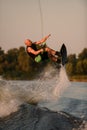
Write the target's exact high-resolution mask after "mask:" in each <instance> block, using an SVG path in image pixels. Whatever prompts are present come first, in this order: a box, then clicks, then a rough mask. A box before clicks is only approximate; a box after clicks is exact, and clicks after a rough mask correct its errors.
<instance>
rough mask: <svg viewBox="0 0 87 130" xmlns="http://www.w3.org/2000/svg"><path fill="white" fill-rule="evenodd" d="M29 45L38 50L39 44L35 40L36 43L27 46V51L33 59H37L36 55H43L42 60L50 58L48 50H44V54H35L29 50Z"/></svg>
mask: <svg viewBox="0 0 87 130" xmlns="http://www.w3.org/2000/svg"><path fill="white" fill-rule="evenodd" d="M28 47H31V48H32V49H33V50H35V51H37V50H38V49H37V45H36V44H35V42H34V43H32V45H31V46H27V48H26V51H27V53H28V55H29V56H30V57H31V58H32V59H35V57H36V56H38V55H41V57H42V60H46V59H49V57H48V53H47V52H44V53H43V54H42V53H39V54H38V55H34V54H32V53H30V52H28Z"/></svg>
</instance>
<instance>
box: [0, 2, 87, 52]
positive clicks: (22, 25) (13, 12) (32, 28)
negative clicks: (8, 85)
mask: <svg viewBox="0 0 87 130" xmlns="http://www.w3.org/2000/svg"><path fill="white" fill-rule="evenodd" d="M49 33H50V34H51V37H50V38H49V39H48V40H47V44H48V45H49V46H50V47H52V48H53V49H56V50H57V49H58V50H59V49H60V47H61V44H62V43H65V44H66V46H67V50H68V54H71V53H77V54H78V53H80V52H81V51H82V50H83V48H85V47H86V48H87V0H0V46H1V47H2V49H3V50H6V51H7V50H8V49H10V48H15V47H16V48H18V47H20V46H25V45H24V40H25V39H26V38H29V39H31V40H32V41H38V40H40V39H41V38H42V35H43V37H44V36H46V35H48V34H49Z"/></svg>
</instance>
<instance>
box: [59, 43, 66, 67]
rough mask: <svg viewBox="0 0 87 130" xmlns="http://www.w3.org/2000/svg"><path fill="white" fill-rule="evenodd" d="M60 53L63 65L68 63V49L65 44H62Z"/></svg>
mask: <svg viewBox="0 0 87 130" xmlns="http://www.w3.org/2000/svg"><path fill="white" fill-rule="evenodd" d="M60 54H61V62H62V65H63V66H64V65H65V64H66V63H67V49H66V46H65V44H63V45H62V46H61V49H60Z"/></svg>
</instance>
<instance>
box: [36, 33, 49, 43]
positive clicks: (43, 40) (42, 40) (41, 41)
mask: <svg viewBox="0 0 87 130" xmlns="http://www.w3.org/2000/svg"><path fill="white" fill-rule="evenodd" d="M50 36H51V34H49V35H47V36H46V37H44V38H43V39H41V40H40V41H37V42H36V44H41V43H43V42H45V41H46V40H47V39H48V38H49V37H50Z"/></svg>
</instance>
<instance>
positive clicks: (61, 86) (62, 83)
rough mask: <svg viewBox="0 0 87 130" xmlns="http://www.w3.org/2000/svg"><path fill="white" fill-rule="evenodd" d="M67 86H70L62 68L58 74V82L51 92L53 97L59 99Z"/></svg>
mask: <svg viewBox="0 0 87 130" xmlns="http://www.w3.org/2000/svg"><path fill="white" fill-rule="evenodd" d="M69 86H70V81H69V79H68V76H67V74H66V70H65V68H64V67H63V66H62V67H61V69H60V73H59V80H58V81H57V85H56V87H55V88H54V91H53V94H54V96H56V97H60V96H61V95H62V94H63V92H64V91H65V90H66V89H67V87H69Z"/></svg>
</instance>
